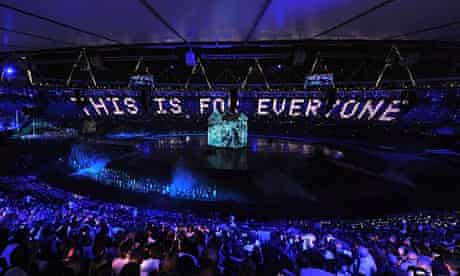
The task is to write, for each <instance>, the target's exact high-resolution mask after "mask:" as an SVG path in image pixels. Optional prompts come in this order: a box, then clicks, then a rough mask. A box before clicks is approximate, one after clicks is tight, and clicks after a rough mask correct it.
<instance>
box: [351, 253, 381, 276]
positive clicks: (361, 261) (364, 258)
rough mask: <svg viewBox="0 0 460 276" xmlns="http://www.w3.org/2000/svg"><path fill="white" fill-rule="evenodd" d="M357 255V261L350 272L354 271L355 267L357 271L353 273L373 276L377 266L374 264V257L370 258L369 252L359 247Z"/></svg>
mask: <svg viewBox="0 0 460 276" xmlns="http://www.w3.org/2000/svg"><path fill="white" fill-rule="evenodd" d="M358 255H359V256H358V259H356V260H355V261H354V263H353V264H352V266H351V271H354V269H355V268H356V267H357V268H358V271H354V272H359V273H361V274H363V275H366V276H373V275H374V274H375V273H376V272H377V265H376V264H375V260H374V257H372V255H371V254H370V253H369V250H368V249H367V248H366V247H363V246H360V247H359V249H358ZM358 265H359V267H358Z"/></svg>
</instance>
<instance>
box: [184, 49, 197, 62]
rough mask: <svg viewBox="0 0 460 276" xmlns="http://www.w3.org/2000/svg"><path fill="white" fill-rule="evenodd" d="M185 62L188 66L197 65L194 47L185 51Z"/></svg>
mask: <svg viewBox="0 0 460 276" xmlns="http://www.w3.org/2000/svg"><path fill="white" fill-rule="evenodd" d="M185 64H186V65H187V66H195V64H196V56H195V53H194V52H193V51H192V49H190V50H188V51H187V53H185Z"/></svg>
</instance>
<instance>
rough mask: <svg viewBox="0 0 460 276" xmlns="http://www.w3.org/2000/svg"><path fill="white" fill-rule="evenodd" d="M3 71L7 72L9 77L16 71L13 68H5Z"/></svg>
mask: <svg viewBox="0 0 460 276" xmlns="http://www.w3.org/2000/svg"><path fill="white" fill-rule="evenodd" d="M3 71H4V72H5V74H7V75H8V76H11V75H13V74H14V72H15V70H14V68H13V67H12V66H5V67H4V68H3Z"/></svg>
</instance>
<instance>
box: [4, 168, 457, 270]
mask: <svg viewBox="0 0 460 276" xmlns="http://www.w3.org/2000/svg"><path fill="white" fill-rule="evenodd" d="M0 183H1V184H0V253H1V255H0V274H3V275H8V276H10V275H203V276H204V275H286V276H288V275H302V276H303V275H305V276H307V275H318V276H321V275H366V276H369V275H458V272H459V271H460V228H459V225H458V223H459V218H460V216H459V215H460V213H458V212H443V213H426V212H425V213H416V214H411V215H398V216H388V217H379V218H369V219H360V220H356V219H354V220H342V219H333V220H316V221H311V220H286V221H284V220H283V221H281V220H280V221H269V222H268V221H265V222H257V221H253V220H245V221H238V220H236V219H235V218H234V217H230V218H220V217H218V216H209V217H198V216H194V215H192V214H184V213H178V212H169V211H158V210H150V209H138V208H135V207H130V206H124V205H120V204H115V203H107V202H100V201H97V200H93V199H90V198H87V197H83V196H80V195H76V194H72V193H69V192H66V191H64V190H60V189H57V188H54V187H50V186H48V185H47V184H45V183H42V182H41V181H40V180H38V179H36V178H35V177H0Z"/></svg>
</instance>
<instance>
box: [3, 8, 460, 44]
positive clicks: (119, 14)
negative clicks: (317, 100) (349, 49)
mask: <svg viewBox="0 0 460 276" xmlns="http://www.w3.org/2000/svg"><path fill="white" fill-rule="evenodd" d="M459 12H460V1H459V0H386V1H382V0H192V1H191V0H158V1H153V0H133V1H126V0H73V1H71V0H40V1H31V0H2V1H1V2H0V35H1V40H0V43H1V44H0V51H3V52H5V51H6V52H8V51H34V50H43V49H56V48H69V47H70V48H74V47H80V46H107V45H120V44H122V45H149V44H151V45H158V44H160V45H162V44H171V45H174V44H177V45H180V44H183V45H189V44H190V43H213V44H214V43H217V42H219V43H244V42H258V41H299V40H310V39H317V40H354V39H370V40H436V41H448V42H458V41H460V13H459Z"/></svg>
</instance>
